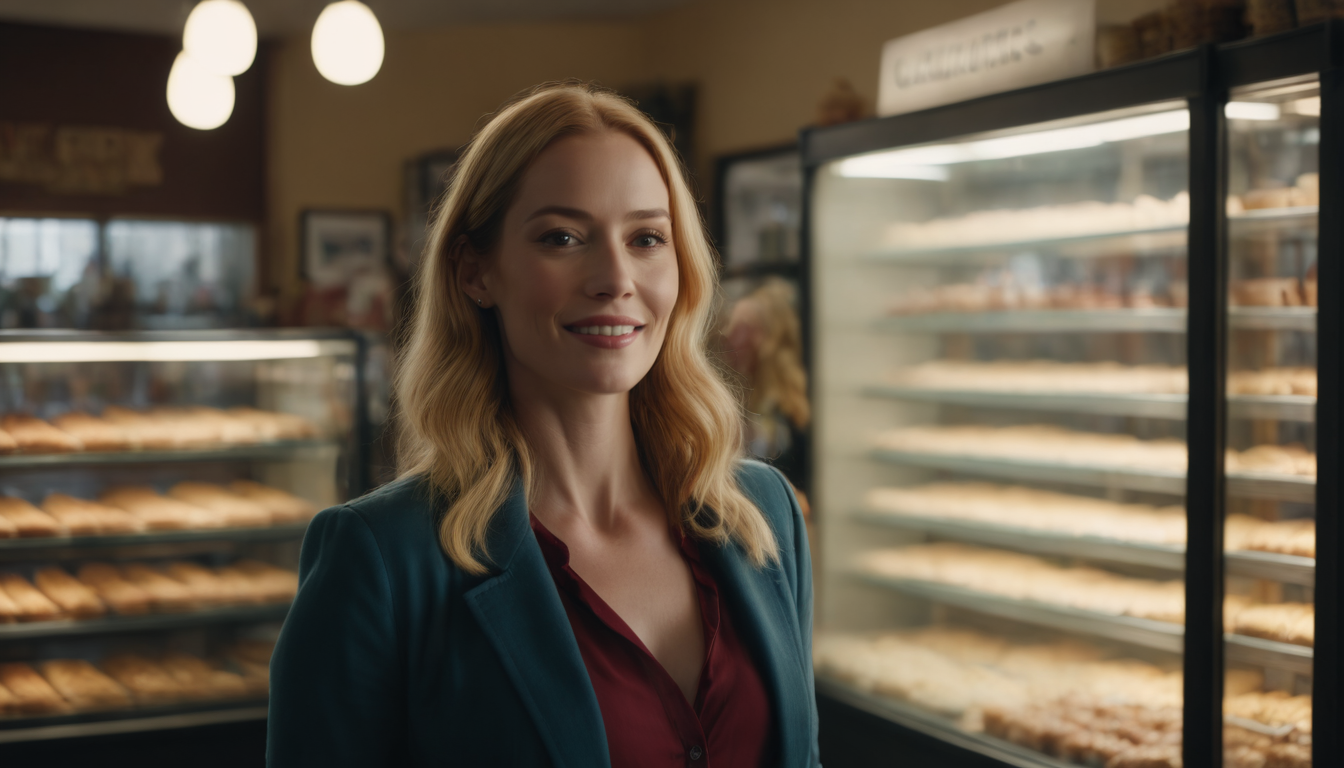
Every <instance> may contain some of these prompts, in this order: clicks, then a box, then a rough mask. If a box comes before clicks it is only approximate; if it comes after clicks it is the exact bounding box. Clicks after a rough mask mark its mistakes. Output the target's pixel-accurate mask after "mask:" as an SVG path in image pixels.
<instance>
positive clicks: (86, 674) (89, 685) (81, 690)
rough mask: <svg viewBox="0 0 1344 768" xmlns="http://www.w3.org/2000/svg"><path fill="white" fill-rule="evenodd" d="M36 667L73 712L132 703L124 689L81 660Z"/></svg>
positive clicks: (45, 663) (52, 662)
mask: <svg viewBox="0 0 1344 768" xmlns="http://www.w3.org/2000/svg"><path fill="white" fill-rule="evenodd" d="M38 666H39V667H40V668H41V670H42V675H43V677H45V678H47V682H49V683H51V687H52V688H55V689H56V691H57V692H58V693H60V694H61V696H63V697H64V698H65V700H66V701H68V702H70V704H71V705H73V706H74V708H75V709H108V708H111V707H126V706H130V704H131V697H130V695H129V694H127V693H126V689H125V688H122V687H121V686H120V685H118V684H117V682H116V681H115V680H113V679H112V678H110V677H108V676H107V675H104V674H103V673H102V672H99V671H98V668H97V667H95V666H93V665H92V664H90V663H89V662H87V661H84V660H83V659H56V660H53V661H44V662H42V663H41V664H39V665H38Z"/></svg>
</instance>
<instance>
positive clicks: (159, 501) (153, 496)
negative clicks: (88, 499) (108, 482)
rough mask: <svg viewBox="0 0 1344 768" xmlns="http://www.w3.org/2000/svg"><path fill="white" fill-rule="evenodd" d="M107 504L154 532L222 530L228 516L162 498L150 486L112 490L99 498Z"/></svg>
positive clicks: (109, 489) (176, 500)
mask: <svg viewBox="0 0 1344 768" xmlns="http://www.w3.org/2000/svg"><path fill="white" fill-rule="evenodd" d="M98 500H99V501H101V502H102V503H104V504H107V505H110V506H113V507H117V508H118V509H121V510H124V511H126V512H129V513H130V514H132V515H134V516H135V517H136V518H138V519H139V520H141V521H142V522H143V523H144V524H145V528H146V529H147V530H151V531H169V530H196V529H200V528H221V527H223V525H224V516H223V515H221V514H219V513H217V512H213V511H211V510H208V509H203V508H201V507H198V506H196V505H194V504H188V503H186V502H184V501H180V500H178V499H173V498H169V497H167V496H160V495H159V494H158V492H157V491H155V490H154V489H153V488H150V487H148V486H142V485H124V486H117V487H113V488H108V489H107V490H105V491H103V493H102V494H101V495H100V496H99V497H98Z"/></svg>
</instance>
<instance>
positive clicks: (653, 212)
mask: <svg viewBox="0 0 1344 768" xmlns="http://www.w3.org/2000/svg"><path fill="white" fill-rule="evenodd" d="M671 218H672V214H670V213H668V212H667V210H666V209H663V208H645V209H643V210H640V211H631V212H629V213H627V214H626V215H625V220H626V221H635V220H639V219H671Z"/></svg>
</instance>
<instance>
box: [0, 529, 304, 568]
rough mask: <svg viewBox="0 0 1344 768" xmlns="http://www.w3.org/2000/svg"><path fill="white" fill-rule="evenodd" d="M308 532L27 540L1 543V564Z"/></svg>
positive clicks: (275, 538) (169, 533)
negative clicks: (36, 557) (38, 558)
mask: <svg viewBox="0 0 1344 768" xmlns="http://www.w3.org/2000/svg"><path fill="white" fill-rule="evenodd" d="M307 530H308V523H307V522H302V523H291V524H287V525H273V526H269V527H267V528H202V529H198V530H190V531H149V532H146V533H128V534H119V535H114V536H39V537H33V538H27V539H0V561H3V560H15V559H21V558H29V557H33V556H37V555H40V556H42V557H44V558H48V559H57V560H59V559H68V558H74V557H79V556H80V555H81V554H88V555H93V556H100V555H102V554H103V553H105V552H107V551H108V550H116V549H125V548H141V547H146V546H159V545H163V546H172V545H180V544H200V543H208V542H230V543H232V542H265V541H287V540H292V539H299V538H302V537H303V534H304V532H305V531H307Z"/></svg>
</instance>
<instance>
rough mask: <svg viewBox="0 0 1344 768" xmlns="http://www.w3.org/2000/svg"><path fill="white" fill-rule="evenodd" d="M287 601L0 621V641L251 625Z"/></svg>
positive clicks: (279, 611)
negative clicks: (171, 610)
mask: <svg viewBox="0 0 1344 768" xmlns="http://www.w3.org/2000/svg"><path fill="white" fill-rule="evenodd" d="M288 613H289V603H283V604H273V605H260V606H257V605H252V606H245V607H233V608H217V609H213V610H205V611H186V612H183V613H152V614H148V615H145V616H106V617H103V618H98V619H62V620H60V621H34V622H28V623H20V624H0V642H4V641H7V640H34V639H37V638H45V637H73V636H79V635H121V634H129V633H134V632H159V631H163V630H169V629H187V628H192V627H200V626H203V625H207V624H251V623H263V622H272V621H283V620H284V618H285V616H286V615H287V614H288Z"/></svg>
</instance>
